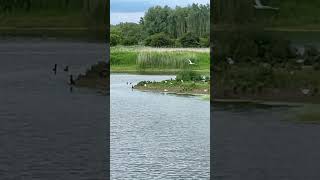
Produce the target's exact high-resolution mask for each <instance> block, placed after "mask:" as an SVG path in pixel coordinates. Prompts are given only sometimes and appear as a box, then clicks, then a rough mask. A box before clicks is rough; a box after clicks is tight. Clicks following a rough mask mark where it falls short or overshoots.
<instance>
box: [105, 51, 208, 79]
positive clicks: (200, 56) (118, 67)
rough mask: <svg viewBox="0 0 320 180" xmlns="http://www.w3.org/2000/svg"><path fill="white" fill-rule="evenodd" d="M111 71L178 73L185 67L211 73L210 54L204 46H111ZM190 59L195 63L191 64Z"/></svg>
mask: <svg viewBox="0 0 320 180" xmlns="http://www.w3.org/2000/svg"><path fill="white" fill-rule="evenodd" d="M110 57H111V59H110V62H111V72H131V73H154V74H156V73H157V72H158V73H159V74H176V73H177V72H180V71H181V70H184V69H192V70H195V71H197V72H201V73H204V74H209V72H210V54H209V49H204V48H150V47H143V46H130V47H124V46H118V47H112V48H111V54H110ZM188 59H190V60H191V61H192V62H194V63H195V65H189V61H188Z"/></svg>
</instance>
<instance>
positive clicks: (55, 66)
mask: <svg viewBox="0 0 320 180" xmlns="http://www.w3.org/2000/svg"><path fill="white" fill-rule="evenodd" d="M52 70H53V72H54V74H57V64H55V65H54V68H53V69H52Z"/></svg>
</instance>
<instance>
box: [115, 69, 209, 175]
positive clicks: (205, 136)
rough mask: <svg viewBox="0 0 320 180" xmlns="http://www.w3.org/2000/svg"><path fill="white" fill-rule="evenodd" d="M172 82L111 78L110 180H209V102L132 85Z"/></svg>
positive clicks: (157, 77)
mask: <svg viewBox="0 0 320 180" xmlns="http://www.w3.org/2000/svg"><path fill="white" fill-rule="evenodd" d="M170 78H172V77H170V76H144V75H124V74H113V75H111V91H110V93H111V179H114V180H116V179H117V180H118V179H119V180H124V179H138V180H144V179H146V180H149V179H209V167H210V165H209V164H210V162H209V158H210V143H209V141H210V127H209V124H210V105H209V102H208V101H203V100H201V99H200V98H198V97H183V96H175V95H166V94H161V93H152V92H140V91H136V90H134V91H132V89H131V86H132V85H130V83H133V84H135V83H137V82H139V81H142V80H151V81H152V80H155V81H159V80H164V79H170ZM127 82H128V83H129V84H128V85H127Z"/></svg>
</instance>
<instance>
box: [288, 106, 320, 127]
mask: <svg viewBox="0 0 320 180" xmlns="http://www.w3.org/2000/svg"><path fill="white" fill-rule="evenodd" d="M319 109H320V107H319V105H305V106H303V107H302V108H299V109H295V112H293V114H294V116H293V117H292V119H293V120H294V121H296V122H298V123H306V124H320V111H319Z"/></svg>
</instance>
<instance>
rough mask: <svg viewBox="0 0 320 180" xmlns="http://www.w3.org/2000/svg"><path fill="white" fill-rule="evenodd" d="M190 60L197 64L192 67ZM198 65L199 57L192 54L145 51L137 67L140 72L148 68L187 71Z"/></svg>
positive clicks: (141, 53)
mask: <svg viewBox="0 0 320 180" xmlns="http://www.w3.org/2000/svg"><path fill="white" fill-rule="evenodd" d="M189 60H190V61H191V62H192V63H195V64H192V65H190V64H189V62H190V61H189ZM197 63H198V59H197V56H196V55H195V54H194V53H191V52H174V51H167V52H157V51H149V52H148V51H145V52H140V53H139V55H138V59H137V65H138V68H139V69H140V70H144V69H147V68H156V69H185V68H188V67H191V66H196V64H197Z"/></svg>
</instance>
